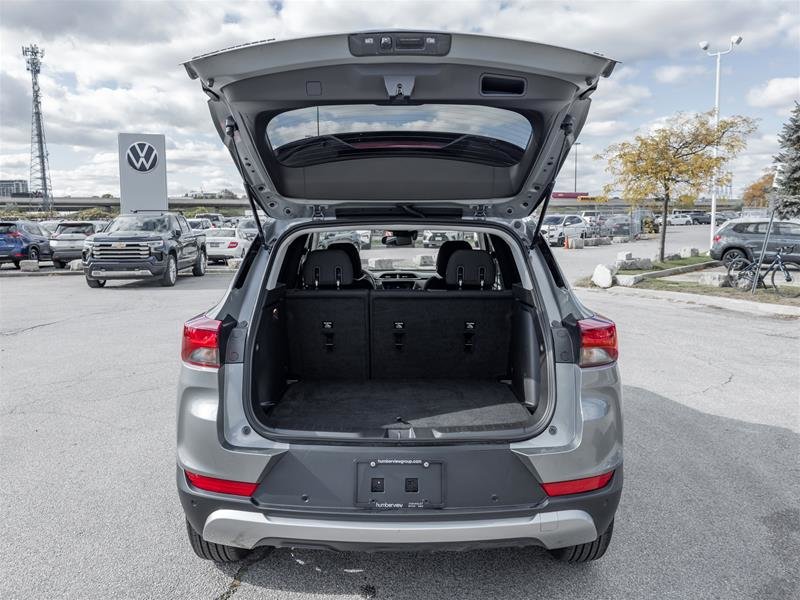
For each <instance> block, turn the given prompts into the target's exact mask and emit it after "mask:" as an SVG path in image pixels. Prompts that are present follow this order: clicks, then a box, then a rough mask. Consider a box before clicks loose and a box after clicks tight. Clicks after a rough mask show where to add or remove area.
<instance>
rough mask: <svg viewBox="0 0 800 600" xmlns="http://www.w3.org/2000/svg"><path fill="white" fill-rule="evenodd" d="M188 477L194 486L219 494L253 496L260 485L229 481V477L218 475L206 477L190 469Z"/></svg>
mask: <svg viewBox="0 0 800 600" xmlns="http://www.w3.org/2000/svg"><path fill="white" fill-rule="evenodd" d="M185 473H186V479H188V480H189V483H191V484H192V485H193V486H194V487H196V488H198V489H201V490H206V491H209V492H217V493H218V494H231V495H233V496H252V495H253V492H255V491H256V488H257V487H258V484H257V483H246V482H244V481H229V480H227V479H217V478H216V477H206V476H205V475H198V474H197V473H192V472H190V471H185Z"/></svg>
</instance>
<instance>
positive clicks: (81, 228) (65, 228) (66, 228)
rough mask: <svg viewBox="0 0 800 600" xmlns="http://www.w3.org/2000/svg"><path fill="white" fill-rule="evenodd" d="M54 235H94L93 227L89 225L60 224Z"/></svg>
mask: <svg viewBox="0 0 800 600" xmlns="http://www.w3.org/2000/svg"><path fill="white" fill-rule="evenodd" d="M56 233H81V234H83V235H92V234H93V233H94V225H92V224H91V223H72V224H69V223H68V224H64V223H61V224H59V225H58V227H56Z"/></svg>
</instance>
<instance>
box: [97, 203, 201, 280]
mask: <svg viewBox="0 0 800 600" xmlns="http://www.w3.org/2000/svg"><path fill="white" fill-rule="evenodd" d="M183 269H191V270H192V275H195V276H198V277H199V276H202V275H205V272H206V238H205V235H203V233H202V232H198V231H194V230H192V229H191V228H190V227H189V223H187V222H186V219H185V218H184V217H183V215H178V214H173V213H168V212H163V213H157V212H146V213H133V214H127V215H120V216H118V217H117V218H115V219H114V220H113V221H111V223H109V225H108V227H106V230H105V231H103V232H102V233H97V234H95V235H94V236H92V237H91V238H87V239H86V241H85V242H84V244H83V273H84V275H85V277H86V283H87V284H88V286H89V287H91V288H100V287H103V286H104V285H105V284H106V281H107V280H109V279H157V280H159V281H160V282H161V285H164V286H173V285H175V282H176V281H177V280H178V271H181V270H183Z"/></svg>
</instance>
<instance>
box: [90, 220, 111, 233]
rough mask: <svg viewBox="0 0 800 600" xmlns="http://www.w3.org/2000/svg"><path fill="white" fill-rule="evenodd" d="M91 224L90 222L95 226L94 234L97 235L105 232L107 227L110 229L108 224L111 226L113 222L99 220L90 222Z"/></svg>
mask: <svg viewBox="0 0 800 600" xmlns="http://www.w3.org/2000/svg"><path fill="white" fill-rule="evenodd" d="M89 222H90V223H91V224H92V225H94V232H95V233H100V232H101V231H103V230H104V229H105V228H106V227H108V224H109V223H110V222H111V221H110V220H103V219H99V220H96V221H89Z"/></svg>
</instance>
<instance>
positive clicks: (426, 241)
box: [422, 231, 453, 248]
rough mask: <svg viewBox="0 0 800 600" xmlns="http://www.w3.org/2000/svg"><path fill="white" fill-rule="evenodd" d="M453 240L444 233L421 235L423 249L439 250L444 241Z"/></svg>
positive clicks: (429, 232)
mask: <svg viewBox="0 0 800 600" xmlns="http://www.w3.org/2000/svg"><path fill="white" fill-rule="evenodd" d="M451 239H453V238H451V237H450V235H449V234H448V233H447V232H446V231H426V232H425V233H423V234H422V247H423V248H439V247H440V246H441V245H442V244H444V243H445V242H446V241H448V240H451Z"/></svg>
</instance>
